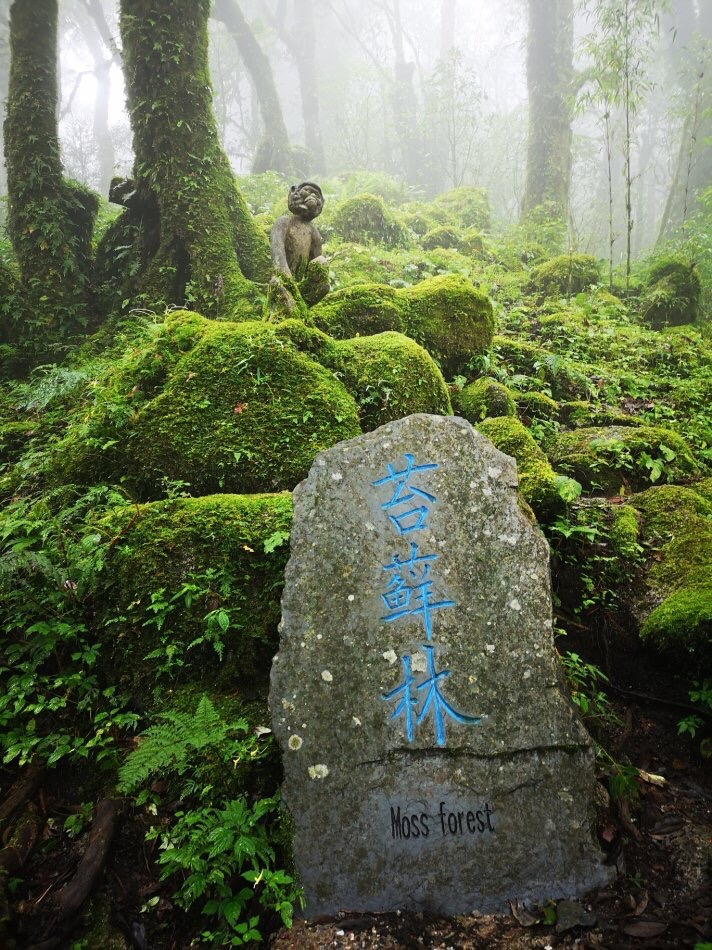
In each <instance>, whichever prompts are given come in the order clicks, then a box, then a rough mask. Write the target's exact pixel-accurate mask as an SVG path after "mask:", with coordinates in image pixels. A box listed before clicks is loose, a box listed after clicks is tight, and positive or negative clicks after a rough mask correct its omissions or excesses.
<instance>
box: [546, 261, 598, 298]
mask: <svg viewBox="0 0 712 950" xmlns="http://www.w3.org/2000/svg"><path fill="white" fill-rule="evenodd" d="M599 277H600V268H599V264H598V261H597V260H596V258H595V257H592V256H591V255H590V254H561V255H559V256H558V257H552V258H550V259H549V260H548V261H544V263H543V264H538V265H537V266H536V267H533V268H532V271H531V274H530V275H529V291H530V292H531V293H535V294H540V295H542V296H543V297H554V296H556V295H558V294H561V295H564V294H565V295H566V296H571V295H572V294H578V293H581V291H583V290H588V288H589V287H590V286H591V285H592V284H597V283H598V280H599Z"/></svg>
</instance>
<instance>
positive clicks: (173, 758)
mask: <svg viewBox="0 0 712 950" xmlns="http://www.w3.org/2000/svg"><path fill="white" fill-rule="evenodd" d="M158 718H159V719H160V720H161V722H160V723H156V724H154V725H152V726H151V727H150V728H148V729H147V730H146V731H145V732H144V733H143V734H142V735H141V736H139V738H138V740H137V745H136V748H135V749H134V750H133V751H132V752H131V753H130V755H129V756H128V757H127V759H126V761H125V762H124V763H123V765H122V766H121V769H120V771H119V789H120V791H122V792H124V793H137V792H138V795H137V802H138V803H144V802H146V801H148V799H149V793H148V791H147V783H148V782H149V780H150V779H151V778H152V777H154V776H158V775H160V776H161V777H162V778H163V779H164V780H165V779H167V778H169V777H171V782H172V786H173V787H174V788H175V787H176V780H177V783H178V784H177V789H178V796H179V798H180V799H181V800H182V801H184V802H188V803H189V804H191V805H192V806H193V807H185V808H184V809H182V810H181V811H178V812H175V815H174V819H175V820H173V821H171V823H170V827H169V828H166V827H165V823H162V824H160V825H155V826H153V827H152V828H151V829H150V830H149V831H148V834H147V840H158V841H159V843H160V857H159V859H158V860H159V864H160V865H161V879H162V880H167V879H169V878H171V879H172V880H175V881H176V882H177V889H176V890H175V891H174V893H173V900H174V901H175V902H176V903H177V904H178V906H180V907H182V908H184V909H185V910H189V909H190V908H192V907H193V905H194V904H196V903H197V902H199V901H203V900H204V901H205V903H204V904H203V905H202V907H201V912H202V914H203V915H204V916H205V917H209V918H211V919H212V918H214V921H212V922H211V925H210V928H209V929H207V930H205V931H204V932H203V933H202V937H203V939H204V940H206V941H209V942H210V943H212V944H216V945H221V946H240V945H241V944H244V943H249V942H252V941H258V940H260V939H261V934H260V930H259V922H260V915H262V914H264V913H265V912H272V913H276V914H278V915H279V917H280V918H281V920H282V922H283V924H284V925H285V926H289V925H290V924H291V920H292V910H293V906H294V904H295V903H296V902H298V901H299V900H300V892H299V890H298V888H297V885H296V884H295V881H294V879H293V878H292V877H291V876H290V875H289V874H288V873H286V872H285V871H284V870H282V869H280V868H278V867H275V864H276V862H277V852H276V850H275V845H274V841H275V838H276V837H278V829H279V824H280V817H279V811H278V802H277V799H276V797H274V796H267V797H262V798H257V799H256V800H254V801H250V800H249V799H248V797H247V796H246V795H245V794H244V793H243V794H241V795H239V796H237V797H235V798H231V799H229V800H228V801H226V802H224V797H225V795H224V790H223V789H221V790H220V791H218V790H217V789H216V788H215V787H214V781H215V776H216V774H217V773H218V772H219V771H220V768H221V767H224V770H226V769H229V770H230V771H231V772H232V773H233V774H234V771H235V769H236V768H237V767H238V766H240V765H241V764H242V765H244V764H247V763H253V762H254V761H255V760H256V759H259V758H262V757H264V756H265V755H266V754H267V752H268V751H269V749H270V747H271V744H270V743H269V742H266V741H265V740H264V738H263V736H264V734H266V733H268V732H269V730H262V729H260V730H255V731H254V732H250V730H249V725H248V722H247V720H246V719H244V718H242V717H241V718H238V719H236V720H234V721H229V722H228V721H225V720H224V719H223V718H222V716H221V715H220V713H219V712H218V711H217V710H216V708H215V706H214V705H213V703H212V702H211V701H210V699H209V698H208V697H207V696H202V697H201V699H200V701H199V702H198V705H197V708H196V710H195V712H191V713H186V712H180V711H175V710H171V711H169V712H165V713H162V714H160V715H159V717H158ZM206 763H209V771H206ZM213 799H220V800H221V802H224V804H221V805H220V806H217V805H216V804H215V802H214V800H213Z"/></svg>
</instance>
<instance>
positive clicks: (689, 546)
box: [631, 485, 712, 657]
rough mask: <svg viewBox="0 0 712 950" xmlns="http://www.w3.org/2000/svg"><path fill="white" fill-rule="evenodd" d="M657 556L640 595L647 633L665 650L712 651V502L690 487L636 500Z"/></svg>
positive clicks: (667, 489) (649, 544) (649, 545)
mask: <svg viewBox="0 0 712 950" xmlns="http://www.w3.org/2000/svg"><path fill="white" fill-rule="evenodd" d="M631 503H632V505H633V506H634V507H635V509H636V510H638V511H639V512H640V513H641V515H642V518H643V540H644V542H645V544H646V546H647V548H648V550H650V551H651V553H652V554H653V556H652V557H651V558H650V560H649V561H648V564H647V569H646V573H645V589H644V591H642V592H641V594H640V595H639V596H638V598H637V599H638V613H639V615H640V617H641V621H642V622H641V628H640V633H641V636H642V637H643V638H644V639H645V640H646V641H648V642H650V643H652V644H653V645H654V646H655V647H657V648H658V649H661V650H666V651H669V650H676V651H678V654H679V651H680V650H682V651H690V652H692V654H693V655H694V656H696V657H700V656H707V657H709V656H710V655H711V651H710V633H711V632H712V503H710V502H709V501H706V500H705V499H704V498H703V497H702V496H701V495H699V494H697V492H696V491H693V490H692V489H690V488H681V487H677V486H673V485H661V486H659V487H655V488H650V489H648V490H647V491H645V492H642V493H641V494H639V495H636V496H634V497H633V499H632V500H631Z"/></svg>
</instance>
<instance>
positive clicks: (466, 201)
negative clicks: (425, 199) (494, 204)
mask: <svg viewBox="0 0 712 950" xmlns="http://www.w3.org/2000/svg"><path fill="white" fill-rule="evenodd" d="M429 207H430V210H431V213H434V214H436V215H437V214H438V213H440V214H444V215H445V216H446V218H447V219H449V220H450V221H451V222H453V223H454V224H457V225H459V226H460V227H461V228H477V229H478V230H480V231H487V230H488V229H489V226H490V208H489V198H488V196H487V192H486V191H485V189H484V188H473V187H471V186H469V185H463V186H462V187H461V188H452V189H451V190H450V191H444V192H443V193H442V194H440V195H438V196H437V198H434V199H433V201H431V203H430V206H429ZM443 223H445V222H443Z"/></svg>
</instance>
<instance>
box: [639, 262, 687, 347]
mask: <svg viewBox="0 0 712 950" xmlns="http://www.w3.org/2000/svg"><path fill="white" fill-rule="evenodd" d="M701 294H702V285H701V283H700V276H699V274H698V273H697V269H696V267H695V265H694V264H690V263H688V262H687V261H685V260H683V259H682V258H679V257H669V258H663V259H662V260H658V261H656V263H655V264H654V265H653V266H652V267H651V268H650V273H649V275H648V279H647V281H646V285H645V288H644V290H643V294H642V297H641V301H640V312H641V316H642V317H643V320H644V321H645V322H646V323H647V324H648V325H649V326H651V327H652V328H653V329H654V330H661V329H663V327H668V326H672V327H674V326H681V325H682V324H685V323H694V322H695V320H696V319H697V317H698V314H699V306H700V297H701Z"/></svg>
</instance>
